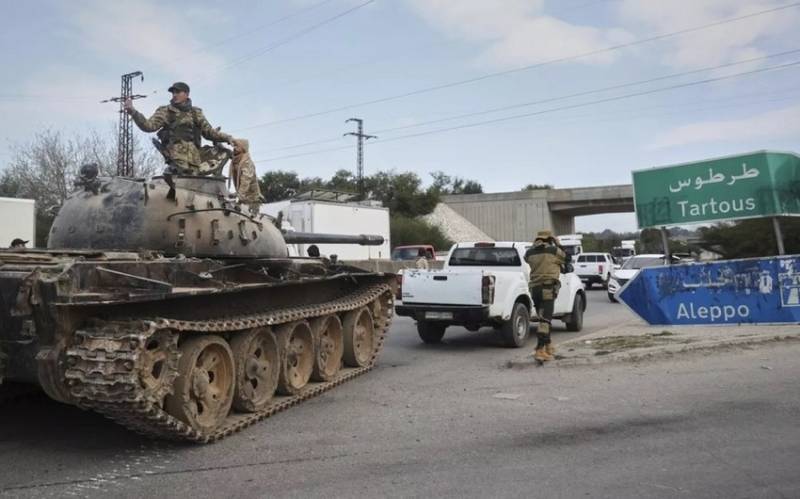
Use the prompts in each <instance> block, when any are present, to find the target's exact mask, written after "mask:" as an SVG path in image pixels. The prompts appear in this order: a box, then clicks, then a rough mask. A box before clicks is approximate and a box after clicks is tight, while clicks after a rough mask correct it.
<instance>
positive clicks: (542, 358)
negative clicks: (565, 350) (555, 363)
mask: <svg viewBox="0 0 800 499" xmlns="http://www.w3.org/2000/svg"><path fill="white" fill-rule="evenodd" d="M533 358H534V359H536V360H538V361H539V362H550V361H551V360H554V357H553V356H552V355H550V354H549V353H547V347H546V346H542V347H538V348H537V349H536V351H535V352H533Z"/></svg>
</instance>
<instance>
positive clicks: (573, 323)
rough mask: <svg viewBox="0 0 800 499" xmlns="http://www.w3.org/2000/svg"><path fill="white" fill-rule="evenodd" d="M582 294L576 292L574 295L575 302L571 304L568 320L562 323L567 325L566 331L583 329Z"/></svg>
mask: <svg viewBox="0 0 800 499" xmlns="http://www.w3.org/2000/svg"><path fill="white" fill-rule="evenodd" d="M584 308H585V307H584V306H583V295H582V294H580V293H578V294H577V295H575V303H573V304H572V313H571V314H569V315H570V320H569V321H568V322H567V321H565V322H564V324H566V325H567V331H572V332H573V333H574V332H578V331H580V330H581V329H583V309H584Z"/></svg>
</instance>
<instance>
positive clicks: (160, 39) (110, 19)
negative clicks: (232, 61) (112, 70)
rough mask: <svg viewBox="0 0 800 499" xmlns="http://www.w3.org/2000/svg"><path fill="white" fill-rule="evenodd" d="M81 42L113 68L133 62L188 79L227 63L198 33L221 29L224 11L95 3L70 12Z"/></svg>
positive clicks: (148, 1)
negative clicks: (122, 62)
mask: <svg viewBox="0 0 800 499" xmlns="http://www.w3.org/2000/svg"><path fill="white" fill-rule="evenodd" d="M66 15H67V16H68V21H69V22H70V24H71V25H72V27H73V28H75V29H76V30H77V31H76V33H75V36H76V37H78V39H79V40H80V41H81V42H82V43H83V44H84V45H85V46H86V47H87V48H89V49H91V50H93V51H95V52H96V53H97V54H98V55H100V56H102V57H105V58H106V59H107V60H108V61H109V62H112V61H120V60H125V59H133V61H132V65H135V64H144V65H145V67H146V66H147V65H150V66H156V68H157V69H158V70H161V71H164V72H167V73H171V74H175V75H182V74H186V73H195V74H196V73H197V71H198V68H204V69H207V68H217V67H220V66H222V65H223V64H224V62H225V61H224V60H223V59H222V58H221V57H220V56H218V55H216V54H214V53H212V52H209V51H204V50H200V49H202V47H203V46H204V43H203V42H202V41H201V40H200V39H199V38H198V37H197V33H200V32H204V31H207V30H208V29H209V28H211V27H213V26H215V24H216V25H217V26H219V25H221V24H220V23H224V22H225V20H226V19H227V16H226V15H225V14H224V12H222V11H211V10H208V9H202V8H199V7H192V8H190V9H184V8H183V7H181V6H180V4H174V6H169V5H166V4H164V3H163V2H156V1H154V0H141V1H139V2H136V4H135V5H130V4H129V3H127V2H108V1H102V0H90V1H89V2H86V3H81V4H76V5H72V4H70V6H69V9H68V10H66Z"/></svg>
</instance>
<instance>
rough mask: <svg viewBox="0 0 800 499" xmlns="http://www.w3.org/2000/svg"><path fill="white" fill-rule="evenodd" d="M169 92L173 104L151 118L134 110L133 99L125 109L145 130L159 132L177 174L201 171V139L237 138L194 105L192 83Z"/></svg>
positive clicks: (167, 155) (161, 108) (227, 139)
mask: <svg viewBox="0 0 800 499" xmlns="http://www.w3.org/2000/svg"><path fill="white" fill-rule="evenodd" d="M169 91H170V92H172V99H171V100H170V102H169V105H167V106H161V107H159V108H158V109H156V112H155V113H153V116H151V117H150V118H146V117H145V116H144V115H143V114H142V113H140V112H139V111H137V110H136V109H134V107H133V101H132V100H131V99H127V100H126V101H125V111H127V113H128V114H130V115H131V118H133V122H134V123H136V126H138V127H139V129H140V130H142V131H143V132H158V138H159V140H160V141H161V144H162V146H163V148H164V149H163V150H162V152H163V154H164V156H165V157H166V159H167V162H168V163H169V164H170V165H171V166H173V167H175V168H177V170H178V172H177V173H181V174H189V175H194V174H198V173H199V172H200V163H201V162H202V158H201V157H200V145H201V144H200V142H201V141H200V138H201V137H203V138H205V139H207V140H211V141H214V142H227V143H229V144H233V137H231V136H230V135H228V134H227V133H223V132H221V131H219V130H217V129H215V128H214V127H212V126H211V124H210V123H209V122H208V120H207V119H206V117H205V116H203V110H202V109H200V108H199V107H194V106H192V99H190V98H189V85H187V84H186V83H183V82H181V81H179V82H176V83H174V84H172V86H171V87H169Z"/></svg>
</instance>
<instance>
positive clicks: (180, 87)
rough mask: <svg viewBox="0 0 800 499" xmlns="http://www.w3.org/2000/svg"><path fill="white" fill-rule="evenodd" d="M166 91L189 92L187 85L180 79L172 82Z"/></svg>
mask: <svg viewBox="0 0 800 499" xmlns="http://www.w3.org/2000/svg"><path fill="white" fill-rule="evenodd" d="M167 92H186V93H187V94H188V93H189V85H187V84H185V83H184V82H182V81H176V82H175V83H173V84H172V86H171V87H169V88H168V89H167Z"/></svg>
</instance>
